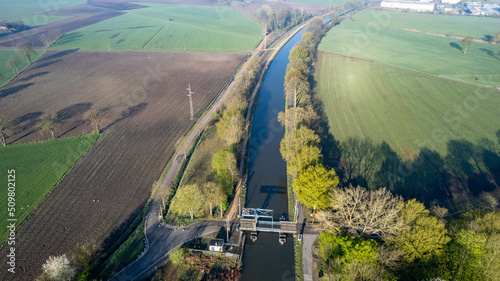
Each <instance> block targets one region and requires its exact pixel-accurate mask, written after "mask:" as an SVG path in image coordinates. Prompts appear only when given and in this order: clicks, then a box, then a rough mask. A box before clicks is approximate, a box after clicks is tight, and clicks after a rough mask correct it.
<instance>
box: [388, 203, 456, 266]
mask: <svg viewBox="0 0 500 281" xmlns="http://www.w3.org/2000/svg"><path fill="white" fill-rule="evenodd" d="M401 205H402V208H401V213H400V216H399V219H400V221H401V222H402V224H403V229H402V230H401V231H399V232H398V234H397V235H396V236H395V237H394V245H395V247H397V248H399V249H401V250H403V252H404V253H405V258H406V259H408V260H409V261H414V260H416V259H419V260H422V261H428V260H429V259H430V258H432V257H433V256H438V255H440V254H441V253H442V251H443V247H444V246H445V245H446V243H448V242H449V241H450V238H449V237H448V236H447V230H446V228H445V225H444V223H442V222H441V221H439V220H438V219H437V218H436V217H434V216H431V215H430V214H429V211H428V210H427V209H425V206H424V205H423V204H422V203H420V202H418V201H416V200H415V199H412V200H408V201H406V202H404V203H401Z"/></svg>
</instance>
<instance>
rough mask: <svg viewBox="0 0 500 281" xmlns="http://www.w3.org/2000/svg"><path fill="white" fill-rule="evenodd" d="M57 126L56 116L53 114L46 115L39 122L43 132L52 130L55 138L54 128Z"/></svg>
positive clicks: (38, 125) (39, 127) (38, 126)
mask: <svg viewBox="0 0 500 281" xmlns="http://www.w3.org/2000/svg"><path fill="white" fill-rule="evenodd" d="M55 126H56V117H55V116H54V115H52V114H50V115H47V116H45V117H44V118H43V119H42V120H40V122H38V124H37V128H38V129H39V130H40V131H42V132H45V131H46V132H50V133H51V135H52V138H53V139H55V138H56V137H55V135H54V128H55Z"/></svg>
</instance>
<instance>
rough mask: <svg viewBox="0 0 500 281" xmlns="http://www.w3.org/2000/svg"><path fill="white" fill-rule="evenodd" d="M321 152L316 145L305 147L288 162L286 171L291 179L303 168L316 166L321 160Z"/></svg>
mask: <svg viewBox="0 0 500 281" xmlns="http://www.w3.org/2000/svg"><path fill="white" fill-rule="evenodd" d="M321 157H322V155H321V150H320V149H319V148H318V146H316V145H306V146H304V147H302V149H300V151H299V152H298V153H296V154H295V156H294V157H292V159H291V160H290V162H288V167H287V171H288V173H290V174H291V175H292V176H293V177H296V176H297V174H298V173H299V172H300V171H301V170H303V169H304V168H306V167H308V166H310V165H315V164H318V163H319V162H320V160H321Z"/></svg>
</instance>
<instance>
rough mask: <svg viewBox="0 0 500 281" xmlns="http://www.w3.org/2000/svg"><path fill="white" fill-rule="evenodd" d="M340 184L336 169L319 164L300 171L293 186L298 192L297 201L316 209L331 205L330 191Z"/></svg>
mask: <svg viewBox="0 0 500 281" xmlns="http://www.w3.org/2000/svg"><path fill="white" fill-rule="evenodd" d="M338 184H339V177H338V176H337V174H336V173H335V171H334V170H328V169H327V168H325V167H324V166H323V165H321V164H317V165H313V166H309V167H307V168H306V169H304V170H302V171H300V173H299V175H298V176H297V177H296V178H295V181H294V182H293V184H292V186H293V191H294V192H295V193H296V194H297V201H299V202H301V203H304V204H305V205H306V206H307V207H308V208H313V209H314V211H316V209H324V208H327V207H328V206H329V203H330V198H329V196H330V192H331V191H332V190H333V189H334V188H335V187H337V185H338Z"/></svg>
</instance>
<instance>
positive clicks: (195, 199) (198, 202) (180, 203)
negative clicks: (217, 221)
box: [170, 184, 204, 219]
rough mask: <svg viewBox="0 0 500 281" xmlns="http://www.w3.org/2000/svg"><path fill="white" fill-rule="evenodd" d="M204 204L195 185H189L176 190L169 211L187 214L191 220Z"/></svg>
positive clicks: (201, 195)
mask: <svg viewBox="0 0 500 281" xmlns="http://www.w3.org/2000/svg"><path fill="white" fill-rule="evenodd" d="M203 202H204V198H203V193H202V192H201V190H200V188H199V187H198V186H197V185H194V184H190V185H186V186H183V187H181V188H179V190H177V193H176V194H175V197H174V199H173V202H172V204H171V206H170V209H171V210H172V211H173V212H175V213H177V214H181V215H182V214H189V216H191V219H193V218H194V215H195V214H196V213H197V212H198V211H199V210H200V208H201V207H202V205H203Z"/></svg>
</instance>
